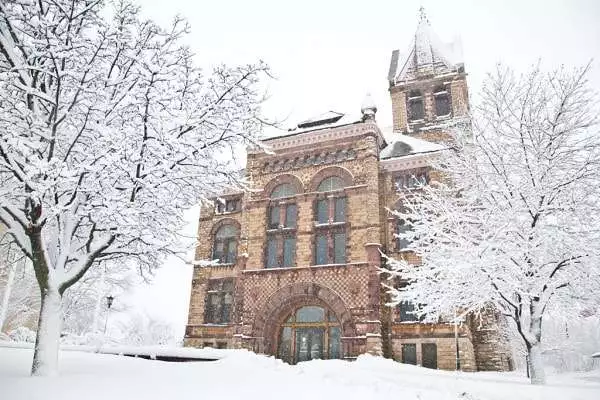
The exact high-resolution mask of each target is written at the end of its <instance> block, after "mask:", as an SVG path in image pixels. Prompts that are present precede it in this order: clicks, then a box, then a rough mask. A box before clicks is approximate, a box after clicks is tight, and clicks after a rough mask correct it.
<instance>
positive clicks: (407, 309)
mask: <svg viewBox="0 0 600 400" xmlns="http://www.w3.org/2000/svg"><path fill="white" fill-rule="evenodd" d="M398 308H399V309H400V322H419V317H417V315H416V314H414V311H415V305H414V304H413V303H411V302H410V301H402V302H400V304H399V305H398Z"/></svg>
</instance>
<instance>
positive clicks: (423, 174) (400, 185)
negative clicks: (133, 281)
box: [394, 169, 429, 190]
mask: <svg viewBox="0 0 600 400" xmlns="http://www.w3.org/2000/svg"><path fill="white" fill-rule="evenodd" d="M394 183H395V185H396V190H406V189H419V188H422V187H423V186H426V185H427V184H428V183H429V177H428V174H427V170H426V169H417V170H411V171H406V172H405V173H403V174H402V175H398V176H396V178H395V181H394Z"/></svg>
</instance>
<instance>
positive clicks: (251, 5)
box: [134, 0, 600, 335]
mask: <svg viewBox="0 0 600 400" xmlns="http://www.w3.org/2000/svg"><path fill="white" fill-rule="evenodd" d="M138 3H139V4H140V5H141V6H142V9H143V12H144V14H145V15H146V16H148V17H150V18H152V19H154V20H156V21H157V22H159V23H160V24H161V25H166V24H168V23H169V21H170V20H171V19H172V18H173V17H174V16H175V15H176V14H180V15H182V16H184V17H186V18H187V19H188V20H189V22H190V25H191V30H192V32H191V35H190V37H189V45H190V47H191V48H192V49H193V51H194V52H195V54H196V57H197V62H198V64H199V65H201V66H203V67H205V68H209V67H210V66H212V65H216V64H219V63H226V64H232V65H233V64H238V63H250V62H254V61H256V60H258V59H261V60H263V61H265V62H266V63H268V64H269V65H270V66H271V68H272V72H273V74H274V75H275V77H276V80H273V81H271V82H268V84H267V85H268V92H269V94H270V96H271V97H270V99H269V101H268V102H267V104H266V107H265V113H266V115H267V116H268V117H270V118H272V119H277V120H283V119H286V123H285V125H286V126H293V125H294V124H295V122H298V121H299V120H302V119H306V118H307V117H310V116H312V115H316V114H320V113H322V112H324V111H327V110H334V111H340V112H350V113H357V112H359V111H360V104H361V102H362V99H363V97H364V96H365V94H366V93H367V92H370V93H371V94H372V96H373V98H374V100H375V102H376V104H377V106H378V108H379V111H378V113H377V121H378V123H379V124H380V126H381V127H385V126H390V125H391V121H392V115H391V105H390V100H389V93H388V91H387V89H388V84H387V72H388V67H389V58H390V54H391V52H392V50H394V49H400V51H401V52H405V51H406V50H407V48H408V46H409V44H410V41H411V39H412V35H414V32H415V28H416V25H417V15H418V9H419V7H420V6H421V5H423V6H424V7H425V10H426V13H427V16H428V18H429V20H430V22H431V26H432V28H433V30H434V31H435V32H436V33H437V34H438V35H439V36H440V37H441V39H442V40H443V41H451V40H452V39H453V38H454V37H455V36H458V37H460V38H461V41H462V46H463V54H464V62H465V68H466V71H467V73H468V74H469V77H468V82H469V88H470V94H471V100H472V101H476V100H477V91H478V88H479V86H480V85H481V82H482V80H483V79H484V78H485V74H486V72H488V71H491V70H493V69H494V67H495V64H496V63H498V62H502V63H505V64H507V65H509V66H512V67H514V68H515V69H517V70H519V71H524V70H526V69H527V68H528V67H529V66H531V65H533V64H535V63H536V62H537V61H538V60H540V59H541V60H542V67H543V68H546V69H552V68H555V67H557V66H559V65H561V64H564V65H566V66H578V65H583V64H586V63H587V62H588V61H590V60H591V59H594V60H595V62H594V67H593V70H592V73H591V74H590V81H591V82H592V84H593V86H594V87H595V88H597V89H600V1H599V0H535V1H534V0H502V1H500V0H494V1H491V0H479V1H477V0H450V1H448V0H439V1H435V0H427V1H419V0H394V1H383V0H369V1H353V0H302V1H293V2H292V1H282V0H217V1H198V0H166V1H165V0H138ZM189 215H190V220H191V221H192V222H191V224H190V227H189V229H188V231H189V232H193V231H194V230H195V224H196V220H197V211H195V210H194V211H192V212H190V213H189ZM190 285H191V267H189V266H185V265H183V264H182V263H178V262H169V263H167V264H166V265H165V266H164V268H162V270H161V271H159V272H158V274H157V276H156V280H155V283H154V284H153V285H152V286H150V287H145V288H140V289H139V290H137V291H136V293H135V296H134V297H135V303H136V304H137V305H138V308H139V309H141V310H145V311H146V312H147V313H149V314H150V315H153V316H156V317H157V318H161V319H164V320H167V321H168V322H170V323H172V324H174V326H175V328H176V329H177V333H178V334H181V335H182V334H183V328H184V325H185V322H186V317H187V307H188V301H189V290H190Z"/></svg>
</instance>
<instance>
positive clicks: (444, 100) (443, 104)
mask: <svg viewBox="0 0 600 400" xmlns="http://www.w3.org/2000/svg"><path fill="white" fill-rule="evenodd" d="M435 115H437V116H438V117H443V116H446V115H450V97H449V96H448V93H440V94H437V95H435Z"/></svg>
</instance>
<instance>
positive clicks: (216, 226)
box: [210, 217, 242, 238]
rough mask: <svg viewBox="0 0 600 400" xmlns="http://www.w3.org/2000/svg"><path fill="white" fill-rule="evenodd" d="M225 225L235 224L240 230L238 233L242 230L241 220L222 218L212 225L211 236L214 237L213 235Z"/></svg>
mask: <svg viewBox="0 0 600 400" xmlns="http://www.w3.org/2000/svg"><path fill="white" fill-rule="evenodd" d="M225 225H233V226H235V227H236V229H237V230H238V233H239V232H240V230H241V228H242V226H241V225H240V222H239V221H238V220H237V219H234V218H229V217H225V218H221V219H220V220H218V221H217V222H215V223H214V225H213V226H212V228H211V229H210V237H211V238H212V237H213V236H215V233H217V231H218V230H219V229H220V228H221V227H223V226H225Z"/></svg>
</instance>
